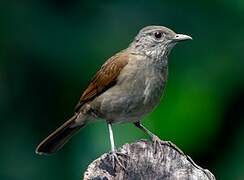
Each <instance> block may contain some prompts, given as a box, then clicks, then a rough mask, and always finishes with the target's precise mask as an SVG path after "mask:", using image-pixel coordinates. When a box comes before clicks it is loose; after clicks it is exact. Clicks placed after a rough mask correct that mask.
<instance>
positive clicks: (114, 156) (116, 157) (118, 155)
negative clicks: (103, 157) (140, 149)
mask: <svg viewBox="0 0 244 180" xmlns="http://www.w3.org/2000/svg"><path fill="white" fill-rule="evenodd" d="M123 156H124V157H126V158H127V157H128V155H127V154H125V153H123V152H115V151H112V152H110V154H109V159H110V161H111V162H112V167H113V169H114V170H115V168H116V167H115V166H116V164H118V165H119V166H120V167H121V168H122V169H123V170H126V168H125V166H124V165H123V162H124V161H125V159H124V158H123Z"/></svg>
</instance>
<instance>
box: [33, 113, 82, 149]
mask: <svg viewBox="0 0 244 180" xmlns="http://www.w3.org/2000/svg"><path fill="white" fill-rule="evenodd" d="M76 118H77V115H74V116H73V117H72V118H70V119H69V120H68V121H67V122H65V123H64V124H63V125H62V126H60V127H59V128H58V129H56V130H55V131H54V132H53V133H52V134H50V135H49V136H48V137H47V138H46V139H44V140H43V141H42V142H41V143H40V144H39V145H38V146H37V148H36V153H37V154H52V153H55V152H57V151H58V150H59V149H61V148H62V147H63V145H64V144H65V143H66V142H68V140H69V139H70V138H71V137H72V136H73V135H74V134H75V133H76V132H78V130H79V129H80V128H81V127H83V126H84V125H85V124H79V125H78V126H75V119H76Z"/></svg>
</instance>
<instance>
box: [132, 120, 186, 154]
mask: <svg viewBox="0 0 244 180" xmlns="http://www.w3.org/2000/svg"><path fill="white" fill-rule="evenodd" d="M134 124H135V126H136V127H138V128H139V129H141V130H143V131H144V132H145V133H146V134H147V135H149V136H150V138H151V140H152V141H153V148H154V150H155V153H156V152H157V148H158V147H160V145H161V143H162V141H161V140H160V139H159V137H158V136H156V135H155V134H153V133H152V132H151V131H149V130H148V129H147V128H146V127H144V126H143V125H142V124H141V123H140V122H139V121H138V122H135V123H134ZM163 142H164V143H165V144H167V145H168V146H170V147H172V148H174V149H175V150H176V151H178V152H179V153H181V154H184V153H183V152H182V151H181V150H180V149H179V148H178V147H177V146H176V145H174V144H173V143H171V142H170V141H163Z"/></svg>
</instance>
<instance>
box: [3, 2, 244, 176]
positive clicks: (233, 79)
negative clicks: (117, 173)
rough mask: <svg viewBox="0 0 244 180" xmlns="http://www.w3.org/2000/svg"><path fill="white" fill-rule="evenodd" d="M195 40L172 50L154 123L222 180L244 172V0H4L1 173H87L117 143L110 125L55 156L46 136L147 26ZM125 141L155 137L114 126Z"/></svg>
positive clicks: (150, 121)
mask: <svg viewBox="0 0 244 180" xmlns="http://www.w3.org/2000/svg"><path fill="white" fill-rule="evenodd" d="M152 24H153V25H164V26H167V27H170V28H172V29H173V30H175V31H176V32H178V33H185V34H188V35H191V36H192V37H193V38H194V41H191V42H190V41H189V42H185V43H182V44H179V45H178V46H177V47H176V48H175V49H174V50H173V52H172V53H171V55H170V62H169V69H170V72H169V81H168V84H167V88H166V92H165V95H164V98H163V101H162V102H161V104H160V106H159V107H158V108H157V109H156V110H155V111H154V112H153V113H151V114H150V115H149V116H147V117H145V120H144V124H145V125H146V126H147V127H148V128H149V129H151V130H152V131H153V132H155V133H156V134H157V135H158V136H159V137H160V138H162V139H165V140H171V141H173V142H174V143H176V144H177V145H178V146H179V147H180V148H181V149H182V150H183V151H184V152H185V153H187V154H188V155H190V156H191V157H192V158H193V159H194V160H195V161H196V162H197V163H198V164H199V165H201V166H202V167H204V168H208V169H209V170H210V171H212V172H213V173H214V174H215V176H216V177H217V179H221V180H229V179H234V180H241V179H244V154H243V152H244V143H243V138H244V123H243V122H244V121H243V119H244V113H243V103H244V76H243V71H244V55H243V54H244V53H243V50H244V34H243V33H244V1H241V0H232V1H228V0H223V1H221V0H217V1H212V0H201V1H193V0H186V1H181V0H167V1H162V0H161V1H159V0H158V1H129V0H127V1H125V0H123V1H122V0H121V1H98V0H97V1H96V0H90V1H86V2H83V1H79V0H59V1H58V0H43V1H40V0H28V1H27V0H22V1H17V0H10V1H7V0H6V1H4V0H3V1H1V2H0V118H1V126H0V137H1V139H0V142H1V147H0V179H1V180H15V179H16V180H17V179H18V180H27V179H30V180H33V179H35V180H39V179H40V180H44V179H45V180H48V179H50V180H51V179H59V180H62V179H79V178H80V177H81V176H82V174H83V172H84V170H85V169H86V167H87V165H88V164H89V163H90V162H91V161H92V160H94V159H95V158H97V157H98V156H100V155H101V154H103V153H105V152H107V151H109V150H110V144H109V136H108V130H107V127H106V124H105V123H104V122H98V123H95V124H90V125H89V126H87V127H86V128H85V129H82V131H80V133H79V134H78V135H77V136H75V137H74V138H73V139H72V140H71V141H70V142H69V143H68V144H67V145H66V146H65V147H64V148H63V149H62V150H61V151H60V152H58V153H57V154H55V155H53V156H38V155H36V154H35V153H34V150H35V147H36V145H37V144H38V143H39V142H40V141H41V140H42V139H43V138H44V137H46V136H47V135H48V134H49V133H50V132H52V131H53V130H54V129H55V128H56V127H58V126H59V125H61V124H62V123H63V122H64V121H65V120H66V119H67V118H68V117H70V116H71V115H72V114H73V109H74V106H75V105H76V103H77V101H78V99H79V96H80V95H81V92H82V90H84V89H85V87H86V85H87V84H88V83H89V80H90V79H91V77H92V76H93V75H94V73H95V72H96V70H98V69H99V67H100V66H101V65H102V64H103V62H104V61H105V60H106V59H107V58H109V57H110V56H112V55H113V54H114V53H116V52H118V51H120V50H121V49H123V48H126V47H127V46H128V44H129V43H130V42H131V41H132V39H133V37H134V36H135V35H136V33H137V32H138V30H139V29H140V28H142V27H144V26H146V25H152ZM114 133H115V141H116V145H117V146H121V145H122V144H124V143H126V142H133V141H135V140H138V139H140V138H146V136H144V134H143V133H142V132H140V131H139V130H138V129H136V128H134V126H133V125H132V124H121V125H114Z"/></svg>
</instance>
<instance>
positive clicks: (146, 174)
mask: <svg viewBox="0 0 244 180" xmlns="http://www.w3.org/2000/svg"><path fill="white" fill-rule="evenodd" d="M118 152H122V153H126V154H127V155H128V157H124V162H123V164H124V166H125V168H126V170H124V169H123V168H122V167H121V166H119V165H118V164H116V167H115V170H114V169H113V168H112V163H111V160H110V158H109V157H110V156H109V154H108V153H106V154H103V155H102V156H101V157H99V158H98V159H96V160H95V161H93V162H92V163H91V164H90V165H89V166H88V169H87V170H86V172H85V174H84V180H114V179H119V180H120V179H121V180H124V179H125V180H127V179H133V180H134V179H145V180H154V179H155V180H156V179H157V180H159V179H160V180H161V179H162V180H215V177H214V175H213V174H212V173H211V172H210V171H208V170H207V169H203V168H201V167H199V166H198V165H196V164H195V163H194V162H193V161H192V159H191V158H190V157H189V156H187V155H185V154H183V152H182V151H181V150H180V149H179V148H177V147H176V146H175V145H174V144H172V143H170V142H167V141H161V145H159V146H158V150H157V152H156V153H155V150H154V148H153V144H152V142H150V141H146V140H140V141H137V142H135V143H132V144H125V145H123V147H122V148H120V149H118Z"/></svg>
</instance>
